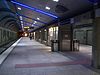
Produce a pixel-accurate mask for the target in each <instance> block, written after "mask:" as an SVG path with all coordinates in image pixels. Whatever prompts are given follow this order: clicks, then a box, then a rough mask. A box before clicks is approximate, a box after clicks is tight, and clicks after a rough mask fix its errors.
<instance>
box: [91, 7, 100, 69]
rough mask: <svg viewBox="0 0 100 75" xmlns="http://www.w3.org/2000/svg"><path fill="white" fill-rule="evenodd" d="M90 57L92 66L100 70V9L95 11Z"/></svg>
mask: <svg viewBox="0 0 100 75" xmlns="http://www.w3.org/2000/svg"><path fill="white" fill-rule="evenodd" d="M92 56H93V57H92V66H93V67H94V68H100V8H98V9H96V10H95V18H94V27H93V49H92Z"/></svg>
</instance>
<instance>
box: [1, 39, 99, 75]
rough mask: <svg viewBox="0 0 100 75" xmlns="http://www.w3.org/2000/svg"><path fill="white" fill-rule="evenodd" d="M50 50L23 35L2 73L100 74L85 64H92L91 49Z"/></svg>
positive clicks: (2, 66)
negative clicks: (78, 50)
mask: <svg viewBox="0 0 100 75" xmlns="http://www.w3.org/2000/svg"><path fill="white" fill-rule="evenodd" d="M82 47H83V46H81V48H82ZM88 48H89V47H88ZM82 49H84V47H83V48H82ZM82 49H81V50H82ZM50 50H51V48H50V47H48V46H45V45H43V44H40V43H38V42H36V41H35V40H29V38H26V37H23V38H22V39H21V41H20V42H19V43H18V44H17V45H16V47H15V48H14V49H13V51H12V52H11V53H10V55H9V56H8V57H7V59H6V60H5V61H4V62H3V63H2V65H1V66H0V75H100V74H99V72H97V71H94V70H93V69H91V68H89V67H86V66H85V65H88V66H89V65H90V60H91V59H90V56H91V54H90V53H91V51H89V53H88V51H87V54H86V53H85V52H86V51H85V52H84V51H83V50H82V51H80V52H68V53H67V52H64V53H61V52H59V53H57V52H51V51H50ZM85 50H86V49H85ZM88 54H89V55H88ZM83 59H84V60H83Z"/></svg>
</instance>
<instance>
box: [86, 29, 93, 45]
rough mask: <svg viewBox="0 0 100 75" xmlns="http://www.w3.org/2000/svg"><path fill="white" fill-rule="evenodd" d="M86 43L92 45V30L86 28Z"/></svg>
mask: <svg viewBox="0 0 100 75" xmlns="http://www.w3.org/2000/svg"><path fill="white" fill-rule="evenodd" d="M87 44H88V45H92V30H87Z"/></svg>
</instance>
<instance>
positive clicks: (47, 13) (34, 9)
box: [11, 0, 58, 19]
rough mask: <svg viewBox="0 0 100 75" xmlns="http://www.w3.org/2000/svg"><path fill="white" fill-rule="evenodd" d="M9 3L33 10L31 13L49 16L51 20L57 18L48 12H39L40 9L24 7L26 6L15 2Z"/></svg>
mask: <svg viewBox="0 0 100 75" xmlns="http://www.w3.org/2000/svg"><path fill="white" fill-rule="evenodd" d="M11 2H12V3H14V4H16V5H19V6H22V7H24V8H27V9H30V10H33V11H35V12H38V13H41V14H44V15H47V16H50V17H53V18H56V19H57V18H58V17H57V16H55V15H53V14H51V13H49V12H45V11H43V10H40V9H37V8H34V7H31V6H29V5H26V4H23V3H20V2H17V1H13V0H11Z"/></svg>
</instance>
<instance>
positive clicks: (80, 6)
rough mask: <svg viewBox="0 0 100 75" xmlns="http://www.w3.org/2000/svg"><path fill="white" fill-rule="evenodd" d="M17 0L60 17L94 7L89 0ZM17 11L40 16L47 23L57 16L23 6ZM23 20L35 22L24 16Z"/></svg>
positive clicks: (28, 15)
mask: <svg viewBox="0 0 100 75" xmlns="http://www.w3.org/2000/svg"><path fill="white" fill-rule="evenodd" d="M16 1H17V2H20V3H23V4H26V5H29V6H31V7H34V8H37V9H40V10H43V11H44V12H48V13H52V14H53V15H57V16H58V17H59V18H62V17H70V16H72V15H75V14H77V13H80V12H83V11H85V10H87V9H90V8H91V7H92V3H91V2H89V1H88V0H59V2H54V1H53V0H16ZM46 6H48V7H50V8H51V9H50V10H47V9H45V7H46ZM16 7H21V6H18V5H16ZM17 12H18V13H19V14H22V15H25V16H27V17H30V18H33V19H37V18H38V17H39V18H40V21H42V22H45V23H50V22H52V21H53V20H55V18H52V17H50V16H47V15H44V14H41V13H39V12H36V11H33V10H30V9H27V8H24V7H21V10H18V9H17ZM23 20H25V21H28V22H30V23H34V21H33V20H31V19H28V18H24V17H23ZM24 24H25V23H24ZM36 24H37V25H39V26H38V27H41V26H43V25H47V24H43V23H40V22H37V23H36ZM26 25H27V24H26ZM29 26H30V25H29ZM38 27H35V28H38Z"/></svg>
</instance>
